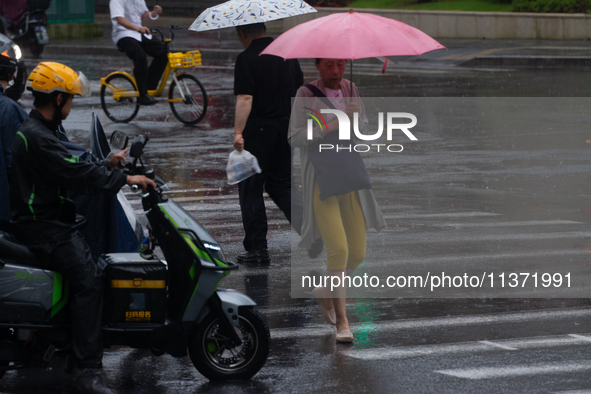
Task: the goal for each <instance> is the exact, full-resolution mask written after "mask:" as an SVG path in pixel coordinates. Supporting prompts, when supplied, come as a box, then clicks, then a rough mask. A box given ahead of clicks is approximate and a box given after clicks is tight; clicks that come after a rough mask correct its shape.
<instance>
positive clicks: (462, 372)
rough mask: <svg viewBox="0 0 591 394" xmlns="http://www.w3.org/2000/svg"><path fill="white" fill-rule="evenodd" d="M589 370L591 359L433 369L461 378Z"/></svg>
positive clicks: (487, 377)
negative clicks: (505, 365)
mask: <svg viewBox="0 0 591 394" xmlns="http://www.w3.org/2000/svg"><path fill="white" fill-rule="evenodd" d="M587 370H591V361H587V360H580V361H569V362H563V363H541V364H532V365H512V366H507V367H484V368H470V369H443V370H439V371H435V372H437V373H440V374H444V375H448V376H454V377H457V378H463V379H473V380H474V379H491V378H507V377H515V376H526V375H542V374H551V373H565V372H582V371H587Z"/></svg>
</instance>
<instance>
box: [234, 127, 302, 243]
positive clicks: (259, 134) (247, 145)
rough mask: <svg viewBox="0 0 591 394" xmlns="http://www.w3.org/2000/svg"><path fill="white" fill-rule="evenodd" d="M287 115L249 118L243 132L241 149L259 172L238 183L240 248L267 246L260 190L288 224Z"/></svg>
mask: <svg viewBox="0 0 591 394" xmlns="http://www.w3.org/2000/svg"><path fill="white" fill-rule="evenodd" d="M288 129H289V117H283V118H273V119H263V118H256V119H252V118H249V119H248V121H247V123H246V127H245V128H244V131H243V132H242V134H243V136H244V149H246V150H247V151H249V152H250V153H252V154H253V155H254V156H255V157H256V158H257V160H258V162H259V165H260V166H261V170H262V172H261V173H260V174H255V175H253V176H251V177H250V178H248V179H246V180H244V181H242V182H240V183H239V184H238V192H239V197H240V209H241V211H242V224H243V226H244V232H245V237H244V242H243V245H244V249H246V250H247V251H251V250H259V249H264V248H267V214H266V211H265V201H264V199H263V191H266V192H267V194H269V197H271V199H272V200H273V202H275V204H276V205H277V206H278V207H279V209H281V210H282V211H283V213H284V215H285V217H286V218H287V220H289V222H290V223H291V147H290V146H289V143H288V141H287V132H288Z"/></svg>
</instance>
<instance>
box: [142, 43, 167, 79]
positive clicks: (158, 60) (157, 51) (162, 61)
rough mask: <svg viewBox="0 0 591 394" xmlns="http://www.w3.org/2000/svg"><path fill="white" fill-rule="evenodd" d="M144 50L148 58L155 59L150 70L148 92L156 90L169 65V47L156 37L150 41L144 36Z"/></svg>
mask: <svg viewBox="0 0 591 394" xmlns="http://www.w3.org/2000/svg"><path fill="white" fill-rule="evenodd" d="M142 48H143V50H144V51H145V52H146V54H147V55H148V56H152V57H153V58H154V59H152V62H151V63H150V67H149V68H148V74H147V78H146V83H147V87H148V90H156V88H158V84H159V82H160V79H161V78H162V73H163V72H164V69H165V68H166V64H167V63H168V47H167V46H166V45H164V43H163V42H162V41H160V40H158V39H156V38H154V37H152V39H151V40H148V39H147V38H146V37H145V36H142Z"/></svg>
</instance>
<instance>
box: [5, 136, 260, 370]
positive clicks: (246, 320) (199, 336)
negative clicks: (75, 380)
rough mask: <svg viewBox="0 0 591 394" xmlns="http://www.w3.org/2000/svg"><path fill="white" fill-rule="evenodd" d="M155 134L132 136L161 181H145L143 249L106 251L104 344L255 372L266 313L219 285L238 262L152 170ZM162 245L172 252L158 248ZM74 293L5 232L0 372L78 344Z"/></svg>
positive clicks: (116, 142) (117, 143)
mask: <svg viewBox="0 0 591 394" xmlns="http://www.w3.org/2000/svg"><path fill="white" fill-rule="evenodd" d="M147 142H148V137H147V136H138V137H136V138H135V139H134V141H133V143H132V144H131V147H130V150H129V156H130V160H129V162H128V164H127V167H128V170H127V171H128V173H129V174H131V175H135V174H142V175H146V176H148V177H150V178H152V179H154V180H155V182H156V184H157V185H158V187H157V188H156V189H153V188H151V189H150V190H148V191H147V192H145V193H143V192H141V191H138V192H140V193H142V194H141V198H142V206H143V209H144V211H145V212H146V216H147V219H148V222H149V225H148V230H149V236H148V237H147V240H144V243H143V247H142V249H141V250H140V252H139V253H111V254H105V255H103V256H102V257H101V259H100V261H99V267H100V268H101V269H102V270H103V272H104V277H105V278H104V307H103V312H104V313H103V323H102V331H103V345H104V347H105V348H109V347H111V346H113V345H120V346H129V347H132V348H141V349H150V350H151V351H152V353H153V354H154V355H162V354H165V353H168V354H170V355H172V356H174V357H183V356H186V355H187V353H188V355H189V356H190V359H191V361H192V362H193V365H194V366H195V368H197V370H198V371H199V372H200V373H201V374H202V375H204V376H205V377H207V378H208V379H210V380H222V379H248V378H250V377H252V376H253V375H254V374H256V373H257V372H258V371H259V370H260V369H261V368H262V366H263V365H264V364H265V361H266V359H267V356H268V354H269V346H270V333H269V328H268V326H267V323H266V320H265V319H264V318H263V317H262V316H261V315H260V314H259V313H258V312H257V311H256V310H255V309H254V307H255V306H256V303H255V302H254V301H253V300H252V299H251V298H249V297H248V296H246V295H244V294H242V293H240V292H238V291H236V290H229V289H222V288H220V287H219V285H220V282H221V281H222V279H223V278H224V277H225V276H226V275H228V274H230V272H231V271H233V270H235V269H237V268H238V266H237V265H236V264H235V263H232V262H230V261H227V260H226V257H225V256H224V253H223V251H222V248H221V247H220V245H219V243H218V242H217V241H216V240H215V239H214V238H213V237H212V236H211V235H210V234H209V233H208V232H207V231H206V230H205V229H204V228H203V227H202V226H201V225H200V224H199V223H198V222H197V221H196V220H195V219H194V218H193V217H192V216H191V215H189V214H188V213H187V212H186V211H185V210H184V209H183V208H182V207H181V206H179V205H178V204H177V203H175V202H174V201H173V200H172V199H171V198H169V197H166V195H165V193H164V191H165V190H166V189H167V187H166V185H165V183H164V181H162V180H161V179H160V178H159V177H157V176H155V174H154V172H153V171H152V170H150V171H147V170H146V168H145V167H144V165H143V163H142V161H141V156H142V154H143V149H144V146H145V145H146V143H147ZM127 144H128V137H127V136H126V135H125V134H124V133H121V132H114V133H113V135H112V136H111V146H113V147H114V148H116V149H124V148H125V147H126V146H127ZM132 189H134V188H132ZM77 223H78V222H77ZM76 225H77V226H78V225H80V226H81V225H82V221H80V224H76ZM155 247H159V248H160V250H161V251H162V253H163V255H164V257H165V260H160V259H159V258H158V257H156V253H154V249H155ZM69 303H70V295H69V284H68V282H67V280H65V279H64V278H63V276H62V275H61V274H60V273H59V272H55V271H52V270H51V269H49V268H48V267H47V264H46V263H45V262H43V261H40V260H38V259H37V258H36V257H35V255H34V254H33V253H32V252H31V251H30V250H29V249H28V248H27V247H26V246H25V245H24V244H22V243H21V242H19V241H18V240H17V239H16V238H14V237H13V236H11V235H10V234H7V233H4V232H0V378H1V377H2V376H3V375H4V374H5V372H6V371H9V370H15V369H21V368H32V367H47V366H48V365H49V363H50V362H51V360H52V359H53V358H54V357H56V356H60V355H68V354H69V353H70V351H71V332H70V324H69V320H70V319H69V317H70V316H69V315H70V308H69Z"/></svg>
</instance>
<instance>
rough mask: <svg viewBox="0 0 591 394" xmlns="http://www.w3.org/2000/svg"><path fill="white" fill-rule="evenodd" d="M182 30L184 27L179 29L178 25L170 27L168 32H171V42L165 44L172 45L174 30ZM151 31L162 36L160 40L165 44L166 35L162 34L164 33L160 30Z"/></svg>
mask: <svg viewBox="0 0 591 394" xmlns="http://www.w3.org/2000/svg"><path fill="white" fill-rule="evenodd" d="M180 29H182V27H179V26H178V25H170V26H169V27H168V31H169V32H170V41H169V42H167V43H165V44H170V43H171V42H173V41H174V30H180ZM150 31H151V32H152V33H158V34H160V39H161V40H162V42H164V34H162V32H161V31H160V30H159V29H156V28H152V29H150Z"/></svg>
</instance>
